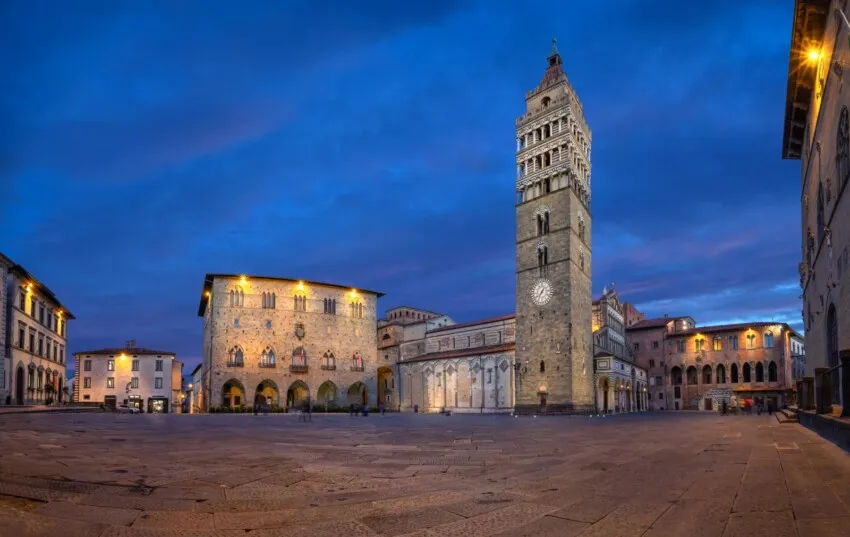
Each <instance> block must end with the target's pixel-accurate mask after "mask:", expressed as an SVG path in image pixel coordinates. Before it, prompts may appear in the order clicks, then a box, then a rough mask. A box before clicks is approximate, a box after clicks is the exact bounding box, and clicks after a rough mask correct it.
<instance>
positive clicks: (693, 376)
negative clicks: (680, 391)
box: [687, 366, 699, 386]
mask: <svg viewBox="0 0 850 537" xmlns="http://www.w3.org/2000/svg"><path fill="white" fill-rule="evenodd" d="M687 375H688V386H696V385H697V384H699V379H698V376H697V368H696V367H694V366H690V367H689V368H688V371H687Z"/></svg>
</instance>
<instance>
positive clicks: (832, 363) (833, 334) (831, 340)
mask: <svg viewBox="0 0 850 537" xmlns="http://www.w3.org/2000/svg"><path fill="white" fill-rule="evenodd" d="M845 110H846V109H845ZM826 360H827V362H826V365H827V366H829V367H836V366H838V364H839V358H838V313H837V312H836V311H835V304H830V305H829V310H827V313H826ZM844 374H845V375H847V374H850V372H847V371H845V372H844ZM831 380H832V382H831V384H832V404H834V405H838V404H841V398H840V394H841V376H840V371H839V370H838V369H835V370H834V371H833V372H832V379H831Z"/></svg>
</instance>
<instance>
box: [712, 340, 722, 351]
mask: <svg viewBox="0 0 850 537" xmlns="http://www.w3.org/2000/svg"><path fill="white" fill-rule="evenodd" d="M711 350H714V351H722V350H723V338H721V337H720V336H714V339H713V340H712V347H711Z"/></svg>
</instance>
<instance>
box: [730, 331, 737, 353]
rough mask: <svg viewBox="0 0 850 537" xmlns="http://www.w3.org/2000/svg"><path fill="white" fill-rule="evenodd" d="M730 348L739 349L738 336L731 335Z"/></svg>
mask: <svg viewBox="0 0 850 537" xmlns="http://www.w3.org/2000/svg"><path fill="white" fill-rule="evenodd" d="M729 348H730V349H731V350H733V351H736V350H738V336H737V335H734V336H729Z"/></svg>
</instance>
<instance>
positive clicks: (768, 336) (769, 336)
mask: <svg viewBox="0 0 850 537" xmlns="http://www.w3.org/2000/svg"><path fill="white" fill-rule="evenodd" d="M764 348H765V349H772V348H773V332H767V333H765V334H764Z"/></svg>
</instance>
